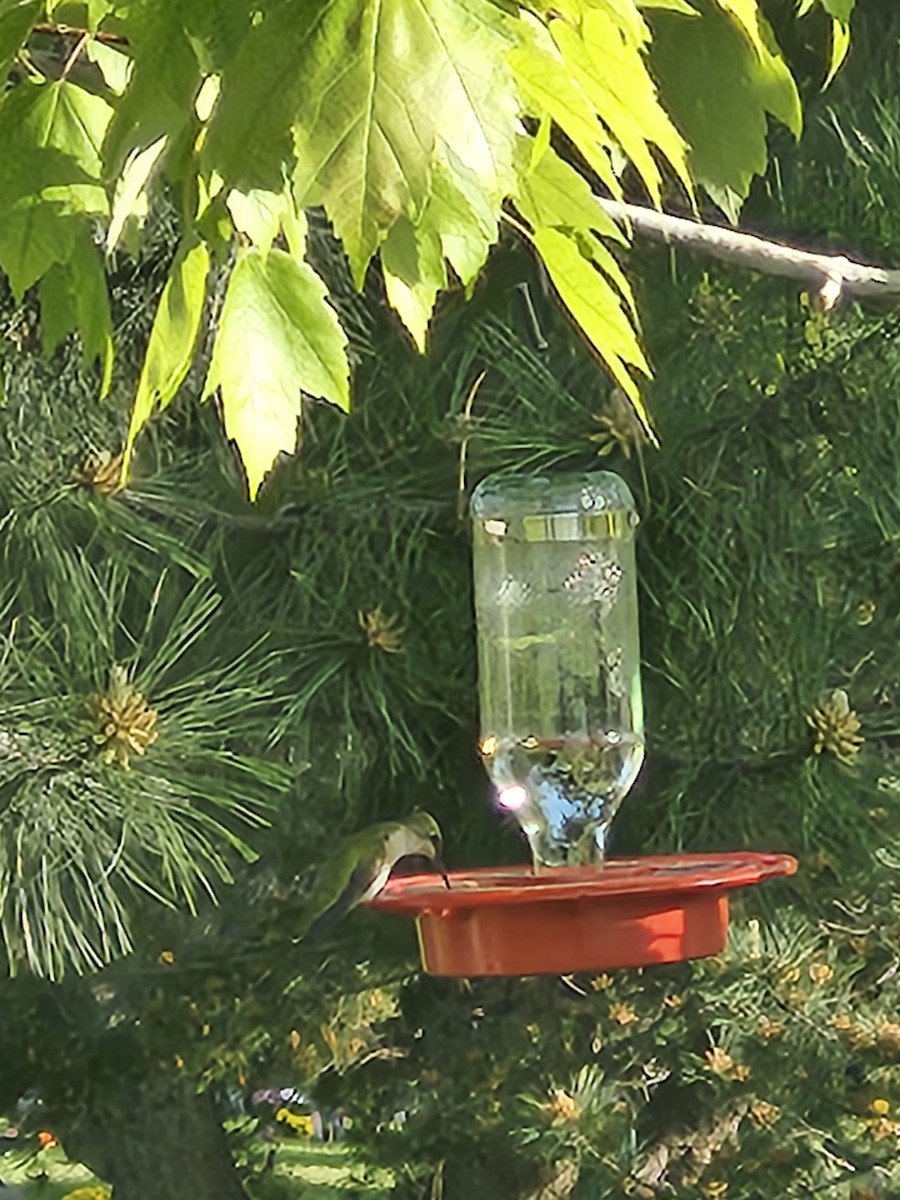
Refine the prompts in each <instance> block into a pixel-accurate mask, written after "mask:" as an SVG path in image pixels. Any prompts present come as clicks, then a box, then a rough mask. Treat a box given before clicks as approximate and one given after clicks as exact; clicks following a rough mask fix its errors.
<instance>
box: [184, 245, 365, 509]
mask: <svg viewBox="0 0 900 1200" xmlns="http://www.w3.org/2000/svg"><path fill="white" fill-rule="evenodd" d="M346 343H347V339H346V336H345V335H344V331H343V330H342V329H341V326H340V323H339V322H338V319H337V314H336V313H335V312H334V310H333V309H332V308H331V307H330V305H329V304H328V302H327V291H326V288H325V285H324V283H323V282H322V280H321V279H320V278H319V276H318V275H317V274H316V273H315V271H313V269H312V267H310V266H309V265H308V264H307V263H299V262H297V260H296V259H295V258H293V257H292V256H291V255H290V254H287V253H285V252H284V251H282V250H270V251H269V252H268V254H263V253H262V251H260V250H258V249H256V248H251V249H245V250H241V251H240V252H239V254H238V259H237V263H236V265H235V268H234V271H233V272H232V275H231V279H230V280H229V282H228V291H227V292H226V295H225V303H224V304H223V306H222V313H221V316H220V318H219V326H218V329H217V331H216V341H215V347H214V349H213V357H212V363H211V364H210V368H209V375H208V377H207V380H206V387H205V389H204V394H205V395H206V396H209V395H210V394H211V393H212V392H214V391H215V390H216V389H219V391H220V394H221V398H222V415H223V418H224V422H225V432H226V433H227V434H228V436H229V437H230V438H233V439H234V441H235V443H236V445H237V448H238V450H239V452H240V455H241V458H242V459H243V463H244V470H245V471H246V474H247V483H248V486H249V490H250V495H251V497H254V496H255V495H256V493H257V492H258V491H259V487H260V484H261V483H262V481H263V479H264V478H265V475H266V473H267V471H269V469H270V468H271V466H272V463H273V462H274V461H275V458H276V457H277V456H278V454H279V453H280V452H281V451H282V450H285V451H288V452H289V453H290V452H292V451H293V450H295V449H296V445H297V429H298V421H299V418H300V415H301V403H302V394H301V393H303V392H305V393H307V394H309V395H312V396H319V397H322V398H323V399H325V400H329V401H331V403H333V404H337V405H338V406H339V407H341V408H343V409H347V408H348V407H349V404H350V395H349V367H348V364H347V355H346Z"/></svg>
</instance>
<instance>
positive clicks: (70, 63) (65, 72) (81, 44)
mask: <svg viewBox="0 0 900 1200" xmlns="http://www.w3.org/2000/svg"><path fill="white" fill-rule="evenodd" d="M90 36H91V35H90V34H89V33H87V32H85V33H83V34H82V35H81V37H80V38H79V39H78V41H77V42H76V43H75V46H74V48H73V50H72V53H71V54H70V55H69V57H68V58H67V59H66V61H65V62H64V63H63V69H62V71H61V72H60V76H59V81H60V83H62V82H63V80H64V79H67V78H68V76H69V72H70V71H71V70H72V68H73V67H74V66H75V63H76V62H77V61H78V58H79V56H80V54H81V52H82V50H84V48H85V46H86V45H87V44H88V41H89V40H90Z"/></svg>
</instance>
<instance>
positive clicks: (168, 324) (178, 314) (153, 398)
mask: <svg viewBox="0 0 900 1200" xmlns="http://www.w3.org/2000/svg"><path fill="white" fill-rule="evenodd" d="M208 275H209V251H208V250H207V248H206V246H205V245H204V243H203V242H186V243H184V244H183V245H182V246H181V247H180V249H179V251H178V253H177V254H176V256H175V261H174V262H173V264H172V268H171V270H170V271H169V278H168V279H167V280H166V285H165V287H164V288H163V292H162V296H161V297H160V301H159V307H158V308H157V310H156V316H155V317H154V320H153V327H152V329H151V330H150V340H149V342H148V345H147V353H146V355H145V356H144V365H143V367H142V368H141V375H140V379H139V380H138V386H137V393H136V395H135V399H134V405H133V407H132V410H131V421H130V424H129V426H128V438H127V441H126V444H125V462H124V466H123V470H125V471H127V470H128V465H129V463H130V461H131V455H132V452H133V450H134V443H135V441H136V439H137V436H138V434H139V433H140V431H141V430H142V429H143V427H144V425H145V424H146V423H147V421H148V420H149V418H150V415H151V414H152V412H153V410H154V409H155V408H157V407H159V408H165V407H166V405H168V404H171V402H172V401H173V400H174V399H175V396H176V394H177V392H178V389H179V388H180V387H181V385H182V383H183V382H184V379H185V376H186V375H187V373H188V371H189V370H190V366H191V362H192V361H193V358H194V349H195V347H196V344H197V337H198V334H199V333H200V322H201V319H202V317H203V308H204V304H205V301H206V280H207V277H208Z"/></svg>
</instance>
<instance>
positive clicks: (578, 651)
mask: <svg viewBox="0 0 900 1200" xmlns="http://www.w3.org/2000/svg"><path fill="white" fill-rule="evenodd" d="M472 519H473V539H474V562H475V607H476V615H477V622H478V664H479V695H480V702H481V733H482V737H481V754H482V758H483V761H484V764H485V767H486V768H487V770H488V773H489V774H490V777H491V779H492V781H493V784H494V787H495V789H496V795H497V803H498V804H499V805H500V807H501V808H504V809H506V810H508V811H509V812H511V813H512V814H513V815H514V816H515V817H516V819H517V820H518V822H519V824H520V825H521V827H522V830H523V831H524V833H525V835H526V837H527V838H528V841H529V843H530V846H531V852H532V856H533V858H534V861H535V865H536V866H538V867H540V866H546V867H555V866H563V865H570V866H574V865H585V864H589V863H600V862H602V861H603V857H604V852H605V848H606V840H607V834H608V831H609V825H610V822H611V821H612V818H613V816H614V815H615V813H616V811H617V809H618V807H619V805H620V804H621V802H622V799H623V798H624V797H625V795H626V794H627V793H628V791H629V790H630V788H631V786H632V785H633V783H634V781H635V779H636V777H637V774H638V772H639V770H640V768H641V763H642V762H643V758H644V720H643V707H642V702H641V680H640V645H639V639H638V611H637V587H636V579H635V559H634V532H635V527H636V525H637V522H638V517H637V513H636V511H635V507H634V500H633V499H632V496H631V492H630V491H629V490H628V487H627V485H626V484H625V483H624V481H623V480H622V479H620V478H619V476H618V475H615V474H613V473H612V472H609V471H596V472H590V473H583V474H578V475H559V476H556V477H552V476H513V475H493V476H489V477H488V478H487V479H485V480H483V481H482V482H481V484H480V485H479V486H478V488H477V489H476V491H475V494H474V496H473V498H472Z"/></svg>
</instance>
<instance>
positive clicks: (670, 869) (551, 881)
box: [372, 854, 797, 976]
mask: <svg viewBox="0 0 900 1200" xmlns="http://www.w3.org/2000/svg"><path fill="white" fill-rule="evenodd" d="M796 870H797V860H796V859H794V858H791V857H790V855H788V854H680V855H660V856H652V857H647V858H633V859H612V860H610V861H608V862H607V863H606V864H605V865H604V866H602V867H560V868H556V869H553V870H546V871H542V872H541V873H540V874H539V875H536V874H534V873H533V872H532V870H531V868H530V867H501V868H485V869H480V870H474V871H457V872H454V873H453V874H452V875H451V876H450V883H451V887H450V890H449V891H448V890H447V888H446V887H445V886H444V884H443V883H442V882H441V879H440V876H437V875H409V876H405V877H400V878H394V879H391V880H389V882H388V884H387V886H386V887H385V888H384V890H383V891H382V892H381V893H380V894H379V896H378V897H377V898H376V899H375V900H373V901H372V906H373V907H374V908H379V909H382V910H383V911H385V912H394V913H402V914H407V915H410V916H414V917H415V918H416V923H417V926H418V931H419V946H420V948H421V952H422V965H423V967H424V968H425V970H426V971H427V972H428V973H429V974H430V975H458V976H459V975H462V976H473V975H568V974H570V973H571V972H575V971H601V970H608V969H610V968H613V967H645V966H650V965H651V964H653V963H668V962H680V961H681V960H682V959H686V958H703V957H705V956H706V955H709V954H718V953H719V951H721V950H723V949H724V948H725V939H726V935H727V932H728V892H729V891H731V890H732V889H734V888H739V887H747V886H748V885H750V884H754V883H760V882H761V881H762V880H764V879H772V878H774V877H776V876H779V875H793V874H794V872H795V871H796Z"/></svg>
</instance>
